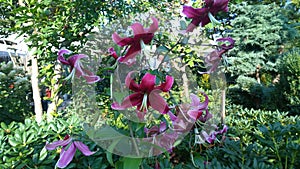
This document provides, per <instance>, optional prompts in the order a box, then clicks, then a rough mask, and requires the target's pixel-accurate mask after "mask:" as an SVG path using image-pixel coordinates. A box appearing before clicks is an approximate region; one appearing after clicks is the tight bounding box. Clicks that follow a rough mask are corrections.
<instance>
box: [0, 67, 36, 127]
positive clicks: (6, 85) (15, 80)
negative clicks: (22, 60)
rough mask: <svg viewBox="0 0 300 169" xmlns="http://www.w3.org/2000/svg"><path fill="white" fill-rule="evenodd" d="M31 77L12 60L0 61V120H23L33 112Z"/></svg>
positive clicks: (7, 121) (6, 121) (8, 121)
mask: <svg viewBox="0 0 300 169" xmlns="http://www.w3.org/2000/svg"><path fill="white" fill-rule="evenodd" d="M30 93H31V86H30V80H29V77H28V76H27V75H26V74H25V72H24V70H23V69H21V68H14V66H13V63H12V62H8V63H4V62H2V63H0V122H5V123H7V124H8V123H10V122H12V121H23V120H24V118H25V116H28V115H30V112H31V109H32V107H31V105H30V102H31V99H30V98H31V97H30Z"/></svg>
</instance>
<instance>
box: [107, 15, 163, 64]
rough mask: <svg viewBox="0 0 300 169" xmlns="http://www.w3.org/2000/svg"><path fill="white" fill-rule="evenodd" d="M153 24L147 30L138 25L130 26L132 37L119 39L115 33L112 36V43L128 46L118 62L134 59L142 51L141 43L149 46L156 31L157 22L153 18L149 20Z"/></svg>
mask: <svg viewBox="0 0 300 169" xmlns="http://www.w3.org/2000/svg"><path fill="white" fill-rule="evenodd" d="M151 19H152V21H153V23H152V24H151V25H150V27H149V28H144V27H143V25H142V24H140V23H134V24H132V25H131V28H132V30H133V33H134V36H133V37H127V38H121V37H120V36H119V35H118V34H117V33H116V32H115V33H113V34H112V39H113V41H114V42H115V43H116V44H118V45H119V46H121V47H124V46H130V47H129V49H128V50H127V52H126V54H125V56H122V57H120V58H119V59H118V60H119V62H127V61H128V60H130V59H134V58H135V56H136V55H137V54H139V52H140V51H141V50H142V47H141V41H143V43H144V44H149V43H150V42H151V40H152V39H153V37H154V32H155V31H157V29H158V20H157V19H156V18H154V17H152V18H151Z"/></svg>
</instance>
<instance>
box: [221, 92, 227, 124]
mask: <svg viewBox="0 0 300 169" xmlns="http://www.w3.org/2000/svg"><path fill="white" fill-rule="evenodd" d="M225 101H226V88H224V89H222V90H221V123H222V124H225V104H226V102H225Z"/></svg>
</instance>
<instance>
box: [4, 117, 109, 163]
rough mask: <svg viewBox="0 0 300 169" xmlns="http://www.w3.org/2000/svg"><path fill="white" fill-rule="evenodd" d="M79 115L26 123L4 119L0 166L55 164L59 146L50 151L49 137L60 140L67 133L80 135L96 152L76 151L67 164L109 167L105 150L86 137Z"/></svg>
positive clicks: (26, 120) (27, 121)
mask: <svg viewBox="0 0 300 169" xmlns="http://www.w3.org/2000/svg"><path fill="white" fill-rule="evenodd" d="M81 130H82V128H81V127H80V122H79V120H77V117H75V116H72V117H69V118H56V119H54V121H52V122H49V123H47V122H42V123H41V124H37V122H36V121H34V120H32V119H29V118H27V119H25V122H24V123H16V122H12V123H10V124H9V125H6V124H5V123H3V122H2V123H1V128H0V136H1V137H0V147H1V149H0V159H1V160H0V168H53V167H54V166H55V163H56V161H57V160H58V157H59V149H57V150H56V151H55V150H53V151H48V150H46V149H45V144H46V141H48V142H53V141H57V140H61V139H63V138H64V136H65V135H66V134H70V135H71V136H75V135H77V136H80V138H81V139H84V140H82V141H83V142H84V143H85V144H87V145H88V146H89V148H90V149H91V150H92V151H96V149H97V150H98V151H97V153H96V154H94V155H93V156H89V157H85V156H84V155H82V154H81V153H79V152H78V153H76V155H75V157H74V159H73V161H72V162H71V163H70V165H68V167H67V168H107V166H108V164H107V162H105V157H104V153H103V151H102V150H101V149H100V148H99V147H96V145H95V143H93V142H92V141H91V140H89V139H87V136H86V135H85V134H84V133H83V132H82V131H81Z"/></svg>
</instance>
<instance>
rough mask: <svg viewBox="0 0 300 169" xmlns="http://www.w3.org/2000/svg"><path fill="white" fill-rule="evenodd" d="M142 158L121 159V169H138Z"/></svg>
mask: <svg viewBox="0 0 300 169" xmlns="http://www.w3.org/2000/svg"><path fill="white" fill-rule="evenodd" d="M142 160H143V159H142V158H129V157H123V163H124V166H123V169H127V168H130V169H139V167H140V165H141V163H142Z"/></svg>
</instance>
